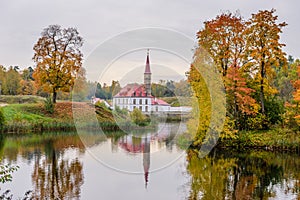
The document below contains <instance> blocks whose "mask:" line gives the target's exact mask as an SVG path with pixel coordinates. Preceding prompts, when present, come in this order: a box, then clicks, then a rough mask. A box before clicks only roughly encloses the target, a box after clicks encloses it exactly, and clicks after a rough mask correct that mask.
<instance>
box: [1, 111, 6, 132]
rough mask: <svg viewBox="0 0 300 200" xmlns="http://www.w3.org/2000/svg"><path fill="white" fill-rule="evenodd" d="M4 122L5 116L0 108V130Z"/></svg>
mask: <svg viewBox="0 0 300 200" xmlns="http://www.w3.org/2000/svg"><path fill="white" fill-rule="evenodd" d="M4 123H5V118H4V114H3V109H2V108H0V130H1V129H2V128H3V126H4Z"/></svg>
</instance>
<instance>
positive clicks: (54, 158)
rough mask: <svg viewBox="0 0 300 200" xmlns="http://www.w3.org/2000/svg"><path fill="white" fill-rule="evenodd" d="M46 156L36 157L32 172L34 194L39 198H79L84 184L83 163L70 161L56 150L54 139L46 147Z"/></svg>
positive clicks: (76, 160) (75, 160)
mask: <svg viewBox="0 0 300 200" xmlns="http://www.w3.org/2000/svg"><path fill="white" fill-rule="evenodd" d="M45 152H46V156H45V157H43V158H41V157H40V156H37V157H36V160H35V164H34V170H33V173H32V182H33V187H34V191H33V196H34V198H37V199H79V197H80V187H81V185H82V184H83V172H82V163H80V162H79V160H78V159H74V160H72V161H69V160H68V159H64V158H63V153H62V152H59V151H56V150H55V148H54V146H53V141H52V140H50V141H49V142H48V143H47V145H46V147H45Z"/></svg>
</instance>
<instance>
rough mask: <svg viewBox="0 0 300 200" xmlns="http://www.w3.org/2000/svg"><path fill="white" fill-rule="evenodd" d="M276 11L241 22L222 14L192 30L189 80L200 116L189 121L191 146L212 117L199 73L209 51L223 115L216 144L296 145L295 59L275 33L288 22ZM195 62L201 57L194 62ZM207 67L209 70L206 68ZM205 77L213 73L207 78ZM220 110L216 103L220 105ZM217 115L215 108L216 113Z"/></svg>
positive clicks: (299, 72) (298, 74)
mask: <svg viewBox="0 0 300 200" xmlns="http://www.w3.org/2000/svg"><path fill="white" fill-rule="evenodd" d="M275 12H276V11H275V10H274V9H272V10H264V11H259V12H257V13H255V14H252V16H251V17H250V18H249V19H248V20H245V19H244V18H243V17H242V16H241V15H240V14H239V13H230V12H225V13H222V14H221V15H218V16H217V17H216V18H214V19H212V20H208V21H206V22H204V27H203V28H201V29H200V30H199V32H198V33H197V38H198V45H199V47H198V48H197V49H196V51H195V55H194V57H195V61H194V62H193V63H192V64H191V67H190V71H189V73H188V80H189V82H190V84H191V87H192V90H193V93H194V94H193V96H194V97H195V103H194V105H196V106H194V111H195V110H197V109H199V110H200V114H199V115H195V116H194V118H195V117H197V118H199V120H196V119H191V120H190V121H189V123H188V126H189V130H190V131H189V132H190V133H191V136H190V138H192V140H193V142H192V146H193V147H196V148H198V147H199V146H201V145H202V144H203V143H205V140H204V138H205V135H206V133H207V131H208V130H214V129H216V127H214V126H212V125H211V124H210V121H211V120H212V117H215V116H211V114H212V109H213V108H212V103H211V101H216V99H214V100H211V97H210V95H211V94H210V92H211V90H210V89H214V88H208V87H209V86H208V85H207V82H205V81H206V80H205V78H207V77H203V75H202V74H200V72H201V69H202V68H203V67H207V63H209V62H210V61H209V62H206V63H204V62H205V61H208V60H209V59H208V58H207V57H205V56H207V55H209V56H210V58H211V61H212V63H213V65H215V67H216V69H217V70H218V72H219V74H220V80H221V81H222V83H223V85H224V91H225V92H224V95H225V97H226V116H225V120H224V128H223V130H222V131H220V130H217V129H216V130H215V131H218V132H221V134H220V140H219V145H220V146H223V147H228V146H232V147H236V148H239V147H251V148H254V147H264V148H271V149H272V148H279V149H280V148H282V149H284V148H291V149H294V148H296V147H299V146H300V141H299V136H300V135H299V134H300V133H299V131H300V128H299V126H300V121H299V119H300V116H299V114H300V112H299V111H300V107H299V102H300V98H299V96H300V82H299V78H300V66H299V65H300V61H299V60H298V59H296V60H295V59H294V58H293V57H292V56H287V55H286V53H285V52H284V51H283V49H282V48H283V47H284V46H285V45H284V44H283V43H281V42H280V34H281V33H282V32H283V29H284V27H285V26H287V24H286V23H285V22H278V16H277V15H276V14H275ZM199 60H200V61H199ZM211 70H214V69H213V67H211ZM208 78H210V79H214V78H218V77H208ZM220 108H221V106H220ZM219 113H220V112H219Z"/></svg>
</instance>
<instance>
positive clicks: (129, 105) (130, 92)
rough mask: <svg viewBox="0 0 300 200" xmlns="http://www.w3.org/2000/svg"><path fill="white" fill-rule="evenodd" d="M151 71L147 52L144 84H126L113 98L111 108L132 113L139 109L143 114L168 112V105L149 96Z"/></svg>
mask: <svg viewBox="0 0 300 200" xmlns="http://www.w3.org/2000/svg"><path fill="white" fill-rule="evenodd" d="M151 75H152V73H151V70H150V61H149V51H148V52H147V59H146V66H145V72H144V84H137V83H131V84H127V85H126V86H125V87H124V88H122V89H121V91H120V92H119V93H118V94H116V95H115V96H114V97H113V108H115V107H116V106H118V107H119V108H121V109H123V108H125V109H127V110H129V111H133V110H134V109H135V108H138V109H140V110H141V111H142V112H143V113H151V112H152V113H163V112H169V111H170V105H169V104H168V103H166V102H165V101H163V100H161V99H158V98H156V97H154V96H152V95H151Z"/></svg>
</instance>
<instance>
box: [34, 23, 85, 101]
mask: <svg viewBox="0 0 300 200" xmlns="http://www.w3.org/2000/svg"><path fill="white" fill-rule="evenodd" d="M82 45H83V38H82V37H81V36H80V35H79V33H78V31H77V29H76V28H61V26H59V25H50V26H48V27H47V28H45V29H44V30H43V31H42V33H41V37H40V38H39V39H38V41H37V43H36V44H35V45H34V47H33V50H34V56H33V60H34V61H35V63H36V69H35V71H34V74H33V77H34V79H35V81H36V82H37V83H38V84H39V85H40V86H42V87H43V88H44V89H46V90H48V91H49V92H51V93H52V94H53V103H56V98H57V92H58V91H64V92H69V91H70V90H71V88H72V87H73V84H74V81H75V79H76V77H77V76H78V72H79V71H80V69H81V67H82V57H83V55H82V53H81V50H80V47H81V46H82Z"/></svg>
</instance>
